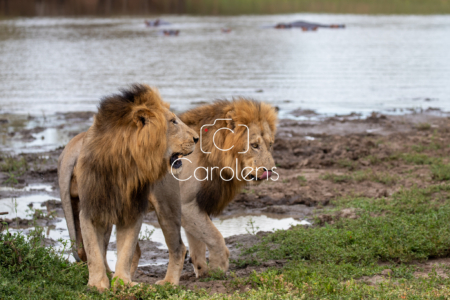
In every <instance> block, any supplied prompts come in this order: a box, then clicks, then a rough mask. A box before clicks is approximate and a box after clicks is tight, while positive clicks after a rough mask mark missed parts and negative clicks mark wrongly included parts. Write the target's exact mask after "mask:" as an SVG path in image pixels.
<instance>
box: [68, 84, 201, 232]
mask: <svg viewBox="0 0 450 300" xmlns="http://www.w3.org/2000/svg"><path fill="white" fill-rule="evenodd" d="M169 108H170V107H169V104H167V103H165V102H164V101H163V100H162V99H161V96H160V95H159V92H158V90H157V89H154V88H150V87H149V86H147V85H134V86H132V88H131V89H129V90H124V91H122V93H121V94H118V95H113V96H110V97H106V98H103V99H102V100H101V102H100V105H99V108H98V113H97V114H96V115H95V117H94V124H93V125H92V126H91V128H90V129H89V130H88V131H87V133H86V136H85V140H84V144H83V148H82V151H81V153H80V157H79V163H78V164H77V172H78V184H79V186H81V187H82V189H81V190H80V196H81V197H83V196H84V198H86V199H89V201H83V203H84V204H82V205H85V206H86V205H87V206H89V207H85V208H84V209H83V208H82V209H83V210H84V211H85V212H86V213H89V214H92V216H94V215H97V216H99V215H100V216H104V217H103V218H102V220H99V221H103V222H107V223H115V224H117V222H119V221H121V220H122V221H123V220H125V219H127V218H128V219H133V218H134V217H135V216H137V215H138V214H139V213H141V212H144V211H145V210H146V209H147V204H148V192H149V191H150V189H151V187H152V185H153V183H155V182H156V181H158V180H159V179H161V178H163V177H164V176H165V174H166V173H167V171H168V169H169V168H171V167H172V168H174V169H176V170H179V169H180V168H181V167H182V164H181V161H179V162H177V161H176V159H177V158H179V157H180V156H183V155H188V154H190V153H191V152H192V151H194V148H195V143H196V142H197V140H198V135H197V134H196V133H195V131H193V130H192V129H190V128H189V127H187V126H186V125H185V124H184V123H183V122H182V121H181V120H180V119H179V118H178V117H177V116H176V115H175V114H174V113H172V112H171V111H170V110H169ZM82 194H84V195H82ZM99 207H102V210H103V212H100V213H99V212H98V209H99Z"/></svg>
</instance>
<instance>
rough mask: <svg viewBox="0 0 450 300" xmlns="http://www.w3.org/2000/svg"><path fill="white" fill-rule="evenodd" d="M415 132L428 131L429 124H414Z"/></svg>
mask: <svg viewBox="0 0 450 300" xmlns="http://www.w3.org/2000/svg"><path fill="white" fill-rule="evenodd" d="M416 128H417V130H430V129H431V124H430V123H418V124H416Z"/></svg>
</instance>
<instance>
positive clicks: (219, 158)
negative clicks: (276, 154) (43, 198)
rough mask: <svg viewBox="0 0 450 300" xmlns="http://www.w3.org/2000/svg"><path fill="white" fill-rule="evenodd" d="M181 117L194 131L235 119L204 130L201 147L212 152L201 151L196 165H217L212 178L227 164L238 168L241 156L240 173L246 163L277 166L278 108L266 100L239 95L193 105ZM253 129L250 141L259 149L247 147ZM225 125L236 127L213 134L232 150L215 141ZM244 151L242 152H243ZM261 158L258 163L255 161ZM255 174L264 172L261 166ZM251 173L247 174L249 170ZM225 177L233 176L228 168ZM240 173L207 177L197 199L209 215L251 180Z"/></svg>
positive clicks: (248, 164)
mask: <svg viewBox="0 0 450 300" xmlns="http://www.w3.org/2000/svg"><path fill="white" fill-rule="evenodd" d="M180 119H181V120H182V121H183V122H184V123H185V124H186V125H188V126H189V127H191V128H193V129H194V130H195V131H197V132H200V130H201V127H202V126H203V125H205V124H213V123H214V122H215V120H217V119H232V121H218V122H216V123H215V125H214V126H212V127H208V131H207V132H205V131H203V132H202V133H201V134H202V141H201V143H202V148H203V150H204V151H205V152H211V153H210V154H204V153H200V154H199V160H198V164H197V166H202V167H206V168H208V167H209V168H211V167H218V168H215V169H214V170H213V172H214V173H213V175H212V176H213V178H219V176H220V174H219V170H222V169H223V168H224V167H230V168H232V169H234V170H235V172H236V159H238V165H237V172H236V173H238V174H241V172H242V169H243V168H245V167H255V168H257V167H260V166H262V165H263V164H264V163H266V165H265V167H266V168H269V170H270V168H271V167H272V166H274V162H273V159H272V154H271V153H270V151H271V150H272V149H271V148H272V144H273V142H274V139H275V131H276V123H277V112H276V110H275V109H274V108H273V107H272V106H270V105H269V104H266V103H261V102H257V101H253V100H248V99H236V100H234V101H217V102H215V103H214V104H210V105H205V106H201V107H198V108H195V109H192V110H190V111H188V112H186V113H184V114H182V115H181V116H180ZM239 125H246V126H247V127H248V128H249V130H250V143H249V144H252V143H258V144H259V146H261V149H260V150H262V151H260V153H256V152H254V151H252V149H251V147H250V149H246V148H247V130H248V129H247V128H246V127H244V126H239ZM223 127H227V128H230V129H232V130H234V132H235V133H234V134H232V133H231V132H230V131H228V130H219V131H218V132H217V134H216V137H215V138H214V140H215V142H216V145H217V146H218V147H219V148H221V149H229V148H230V147H232V146H234V147H233V148H232V149H231V150H230V151H221V150H219V149H218V148H216V147H215V146H214V144H213V136H214V133H215V132H216V131H217V130H218V129H220V128H223ZM245 150H248V151H247V153H245V154H239V152H244V151H245ZM255 160H258V163H259V164H257V165H255V163H254V161H255ZM252 173H253V175H255V176H256V175H261V173H262V170H259V171H258V174H257V173H256V170H255V171H254V172H252ZM247 175H248V174H247ZM222 176H223V177H224V178H225V179H228V178H231V177H232V176H233V174H232V173H231V171H229V169H225V171H224V172H223V173H222ZM240 177H241V176H236V174H234V178H233V179H232V180H231V181H224V180H207V181H204V182H203V183H202V190H201V191H199V194H198V195H197V202H198V204H199V206H200V208H201V209H203V210H204V211H205V212H206V213H208V214H209V215H218V214H220V213H221V212H222V211H223V209H224V208H225V207H226V206H227V205H228V204H229V203H230V201H231V200H233V198H234V196H235V195H236V193H238V192H239V191H240V190H241V189H242V188H243V187H244V186H245V185H246V184H247V183H248V182H247V181H245V180H239V179H240ZM241 179H242V178H241Z"/></svg>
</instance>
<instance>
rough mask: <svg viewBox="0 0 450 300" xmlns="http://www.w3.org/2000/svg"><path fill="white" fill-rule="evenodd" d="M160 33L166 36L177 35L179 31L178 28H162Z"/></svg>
mask: <svg viewBox="0 0 450 300" xmlns="http://www.w3.org/2000/svg"><path fill="white" fill-rule="evenodd" d="M162 33H163V34H164V35H167V36H177V35H178V34H179V33H180V31H179V30H163V31H162Z"/></svg>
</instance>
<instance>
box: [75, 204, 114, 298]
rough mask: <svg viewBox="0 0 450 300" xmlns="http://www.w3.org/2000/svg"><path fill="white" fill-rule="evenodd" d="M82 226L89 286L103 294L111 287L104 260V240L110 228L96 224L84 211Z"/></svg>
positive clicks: (81, 218) (81, 217)
mask: <svg viewBox="0 0 450 300" xmlns="http://www.w3.org/2000/svg"><path fill="white" fill-rule="evenodd" d="M80 225H81V232H82V234H83V242H84V249H85V250H86V256H87V262H88V269H89V282H88V285H89V286H94V287H96V288H97V289H98V290H99V291H100V292H102V291H103V290H105V289H109V287H110V285H109V278H108V276H106V268H105V260H104V257H105V253H104V252H105V251H106V249H105V247H104V245H105V241H104V239H105V233H106V232H107V230H108V226H107V225H100V224H94V223H93V222H92V220H91V219H90V218H88V217H86V216H85V215H84V213H83V211H80Z"/></svg>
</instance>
